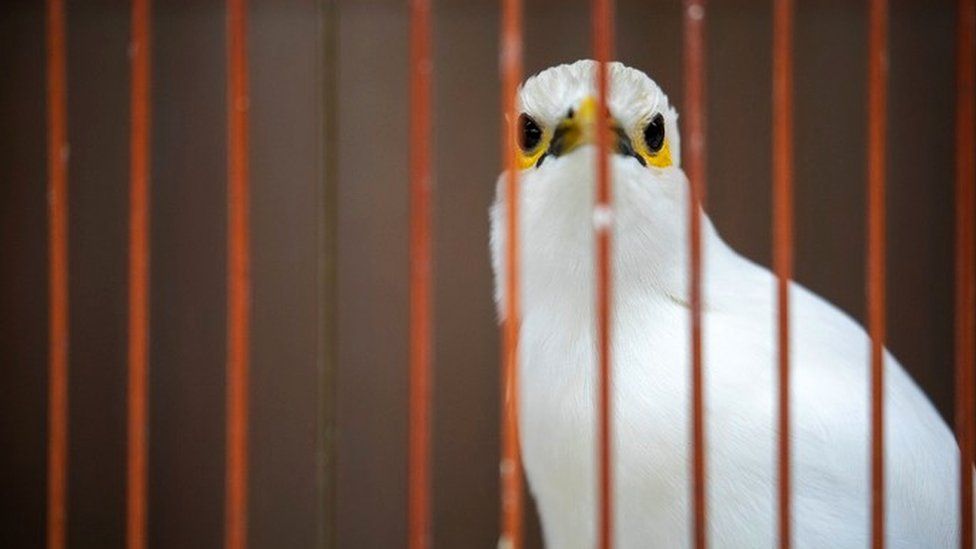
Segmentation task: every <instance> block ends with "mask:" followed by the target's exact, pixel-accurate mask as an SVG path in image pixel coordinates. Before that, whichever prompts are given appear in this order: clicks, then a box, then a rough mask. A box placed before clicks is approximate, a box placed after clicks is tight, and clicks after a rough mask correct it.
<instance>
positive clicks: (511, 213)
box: [499, 0, 524, 549]
mask: <svg viewBox="0 0 976 549" xmlns="http://www.w3.org/2000/svg"><path fill="white" fill-rule="evenodd" d="M500 61H501V72H502V89H501V96H502V105H501V109H502V148H501V150H502V155H504V162H505V173H506V174H507V178H506V182H505V191H506V194H505V197H506V206H507V208H508V215H507V220H508V225H507V227H506V234H507V235H508V238H507V240H506V247H505V262H506V263H505V286H506V287H505V313H506V314H505V322H504V326H503V330H504V333H503V334H502V335H503V337H502V357H503V361H504V363H503V364H502V402H501V409H502V456H501V465H500V467H499V472H500V475H501V496H502V497H501V506H502V507H501V525H502V532H501V534H502V535H501V543H499V547H501V548H504V549H509V548H510V549H520V548H521V547H522V541H523V536H522V531H523V528H522V517H523V506H524V503H523V496H522V484H523V479H522V465H521V463H522V459H521V455H520V448H519V440H518V421H519V419H518V418H519V407H518V403H519V366H518V339H519V334H518V331H519V322H520V314H521V313H520V309H521V305H520V299H519V289H520V288H521V282H520V271H519V217H518V216H519V208H518V191H519V188H518V177H519V168H518V160H517V157H516V154H517V152H516V148H515V143H516V142H517V140H518V129H519V128H518V123H517V121H518V118H519V113H518V104H517V101H516V94H517V93H518V86H519V82H520V81H521V80H522V1H521V0H503V1H502V36H501V59H500ZM506 119H507V120H506Z"/></svg>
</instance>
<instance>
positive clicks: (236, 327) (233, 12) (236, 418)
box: [224, 0, 251, 549]
mask: <svg viewBox="0 0 976 549" xmlns="http://www.w3.org/2000/svg"><path fill="white" fill-rule="evenodd" d="M248 103H249V97H248V75H247V2H246V0H228V2H227V132H228V136H227V143H228V147H227V155H228V158H227V239H228V241H227V265H228V268H227V291H228V295H227V465H226V467H227V471H226V474H227V481H226V483H227V484H226V490H227V494H226V497H227V501H226V511H225V512H226V517H225V520H226V524H225V528H226V531H225V538H224V543H225V544H226V546H227V548H228V549H244V547H246V546H247V495H248V494H247V471H248V463H247V443H248V440H247V438H248V437H247V415H248V363H249V359H250V309H251V273H250V263H251V259H250V234H249V233H250V221H249V211H250V190H249V187H248V109H249V104H248Z"/></svg>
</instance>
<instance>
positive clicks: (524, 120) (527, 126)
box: [518, 113, 542, 152]
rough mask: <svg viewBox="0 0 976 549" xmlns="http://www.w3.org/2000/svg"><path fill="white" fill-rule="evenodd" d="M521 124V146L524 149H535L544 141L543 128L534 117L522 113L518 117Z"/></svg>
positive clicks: (526, 150)
mask: <svg viewBox="0 0 976 549" xmlns="http://www.w3.org/2000/svg"><path fill="white" fill-rule="evenodd" d="M518 125H519V147H521V148H522V150H523V151H525V152H529V151H531V150H533V149H535V148H536V147H537V146H538V145H539V142H540V141H542V128H540V127H539V125H538V124H536V123H535V120H532V117H530V116H529V115H527V114H525V113H522V114H520V115H519V119H518Z"/></svg>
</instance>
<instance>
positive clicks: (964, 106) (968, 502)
mask: <svg viewBox="0 0 976 549" xmlns="http://www.w3.org/2000/svg"><path fill="white" fill-rule="evenodd" d="M958 9H959V13H958V17H957V24H958V28H957V31H956V32H957V36H956V39H957V47H958V49H957V51H956V438H957V439H958V440H959V450H960V452H959V484H960V486H959V521H960V526H961V527H960V533H961V535H960V539H959V541H960V545H959V546H960V547H963V548H965V549H971V548H972V546H973V453H974V448H973V446H974V438H976V432H974V431H976V404H974V395H973V384H974V369H976V347H974V346H976V340H974V336H976V257H974V256H976V238H974V234H973V233H974V230H976V229H974V226H973V224H974V217H976V215H974V211H973V209H974V207H976V204H974V200H976V189H974V186H976V167H974V162H973V148H974V135H973V134H974V131H976V109H974V104H973V102H974V101H976V85H974V81H976V52H974V46H976V37H974V33H976V2H974V0H959V3H958Z"/></svg>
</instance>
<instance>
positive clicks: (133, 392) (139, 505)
mask: <svg viewBox="0 0 976 549" xmlns="http://www.w3.org/2000/svg"><path fill="white" fill-rule="evenodd" d="M150 13H151V11H150V0H133V2H132V39H131V43H130V52H129V53H130V64H131V71H132V75H131V81H130V90H129V94H130V96H129V97H130V109H131V111H130V117H131V119H130V134H129V150H130V154H129V357H128V360H129V379H128V405H129V410H128V440H127V442H128V467H127V473H128V478H127V484H126V490H127V492H126V494H127V497H126V546H127V547H128V548H129V549H142V548H143V547H145V546H146V519H147V517H146V485H147V473H146V471H147V468H146V462H147V445H148V435H147V421H148V412H149V405H148V395H147V378H148V370H149V362H148V341H149V292H148V288H149V215H150V212H149V178H150V164H149V155H150V148H149V135H150V133H149V132H150V130H149V128H150V107H149V78H150V70H149V65H150V60H151V58H150V45H151V44H150V16H151V15H150Z"/></svg>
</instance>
